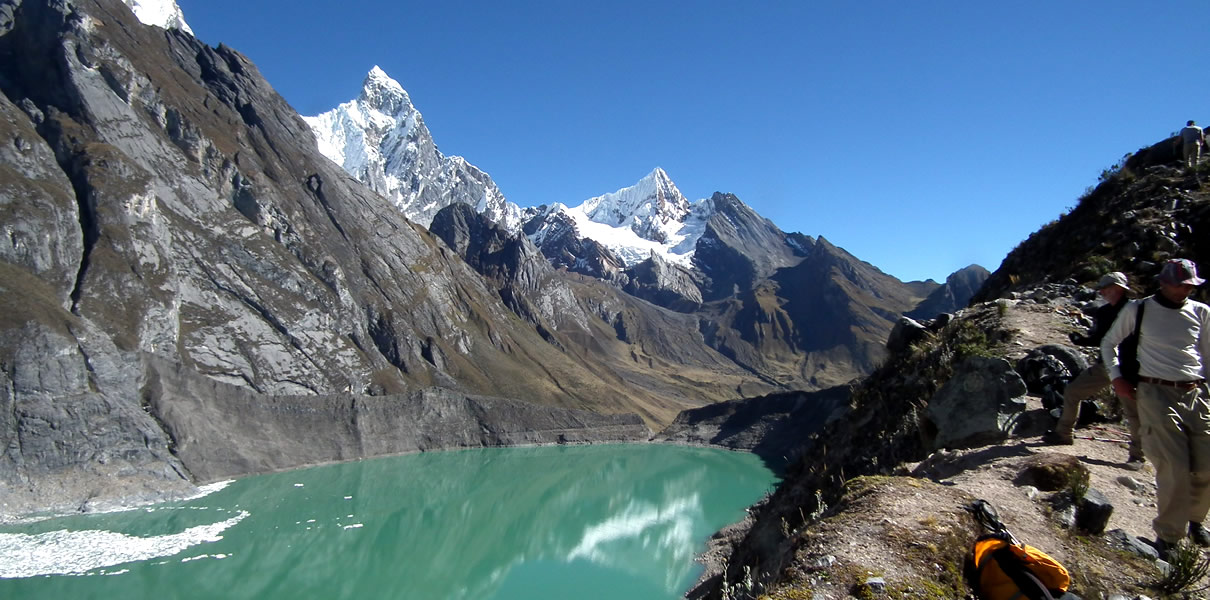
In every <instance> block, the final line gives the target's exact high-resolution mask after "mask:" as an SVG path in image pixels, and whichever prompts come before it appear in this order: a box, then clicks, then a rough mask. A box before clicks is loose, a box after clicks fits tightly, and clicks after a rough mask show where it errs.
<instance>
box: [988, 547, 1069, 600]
mask: <svg viewBox="0 0 1210 600" xmlns="http://www.w3.org/2000/svg"><path fill="white" fill-rule="evenodd" d="M972 560H973V566H974V573H973V574H972V581H971V582H970V583H971V587H973V588H974V590H975V595H976V596H978V597H979V598H980V600H1011V599H1014V598H1028V599H1029V600H1058V599H1059V598H1062V597H1063V596H1064V594H1065V593H1066V592H1067V587H1068V586H1069V585H1071V576H1070V575H1069V574H1068V572H1067V569H1066V568H1065V567H1063V565H1061V564H1059V561H1057V560H1055V559H1053V558H1051V557H1050V555H1048V554H1046V553H1045V552H1043V551H1041V550H1038V549H1037V548H1034V547H1033V546H1030V545H1028V544H1019V543H1013V541H1012V540H1011V539H1010V538H1009V537H1008V536H1005V535H1003V534H1000V533H990V534H987V535H984V536H980V537H979V539H977V540H975V545H974V548H973V551H972ZM1067 597H1068V598H1070V597H1071V596H1067Z"/></svg>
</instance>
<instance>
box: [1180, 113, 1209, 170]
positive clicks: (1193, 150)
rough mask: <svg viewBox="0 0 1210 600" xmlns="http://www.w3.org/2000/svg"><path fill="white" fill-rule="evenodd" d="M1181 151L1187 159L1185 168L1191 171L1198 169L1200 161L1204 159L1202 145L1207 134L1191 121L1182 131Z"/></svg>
mask: <svg viewBox="0 0 1210 600" xmlns="http://www.w3.org/2000/svg"><path fill="white" fill-rule="evenodd" d="M1180 135H1181V151H1182V156H1183V157H1184V159H1185V166H1186V167H1189V168H1190V169H1192V168H1195V167H1197V163H1198V161H1200V160H1201V158H1202V144H1203V143H1204V142H1205V141H1206V134H1205V132H1203V131H1202V128H1201V127H1198V126H1197V125H1195V124H1194V123H1193V121H1189V122H1187V123H1185V128H1184V129H1182V130H1181V134H1180Z"/></svg>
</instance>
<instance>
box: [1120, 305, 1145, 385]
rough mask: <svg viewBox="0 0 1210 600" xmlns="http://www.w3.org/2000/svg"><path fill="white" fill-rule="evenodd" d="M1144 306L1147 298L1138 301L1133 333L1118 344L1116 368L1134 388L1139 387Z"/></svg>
mask: <svg viewBox="0 0 1210 600" xmlns="http://www.w3.org/2000/svg"><path fill="white" fill-rule="evenodd" d="M1149 297H1150V296H1149ZM1146 306H1147V298H1143V299H1142V300H1140V301H1139V311H1138V313H1137V314H1136V315H1135V318H1134V333H1132V334H1130V335H1128V336H1126V339H1124V340H1122V343H1121V344H1118V368H1119V369H1120V370H1121V371H1122V378H1123V379H1125V380H1126V381H1129V382H1130V385H1133V386H1135V387H1138V385H1139V335H1140V333H1139V330H1140V329H1141V328H1142V326H1143V308H1145V307H1146Z"/></svg>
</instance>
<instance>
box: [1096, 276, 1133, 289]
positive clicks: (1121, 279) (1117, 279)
mask: <svg viewBox="0 0 1210 600" xmlns="http://www.w3.org/2000/svg"><path fill="white" fill-rule="evenodd" d="M1111 285H1116V286H1118V287H1120V288H1122V289H1126V290H1128V289H1130V286H1128V285H1126V274H1125V273H1122V272H1120V271H1114V272H1112V273H1106V274H1105V275H1103V276H1102V277H1101V280H1100V281H1098V282H1097V289H1098V290H1103V289H1105V288H1107V287H1109V286H1111Z"/></svg>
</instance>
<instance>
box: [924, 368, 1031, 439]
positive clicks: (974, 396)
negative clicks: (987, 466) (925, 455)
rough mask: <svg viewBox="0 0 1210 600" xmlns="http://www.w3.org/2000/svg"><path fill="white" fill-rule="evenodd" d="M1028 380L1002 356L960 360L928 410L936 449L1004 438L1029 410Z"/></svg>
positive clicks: (930, 402) (926, 414)
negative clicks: (1026, 404) (1026, 397)
mask: <svg viewBox="0 0 1210 600" xmlns="http://www.w3.org/2000/svg"><path fill="white" fill-rule="evenodd" d="M1025 392H1026V388H1025V382H1024V381H1022V380H1021V376H1020V375H1018V374H1017V372H1016V371H1014V370H1013V368H1012V365H1011V364H1009V362H1008V361H1006V360H1004V359H1002V358H987V357H981V356H977V357H970V358H967V359H966V360H964V361H962V362H961V363H958V365H957V366H956V367H955V369H954V375H953V376H952V377H951V378H950V380H949V381H947V382H946V383H945V385H943V386H941V389H939V390H937V393H936V394H934V395H933V398H932V399H931V400H930V401H929V404H928V408H927V409H925V416H926V417H927V418H928V420H929V421H930V422H931V423H932V425H933V427H934V428H935V430H936V437H935V438H934V440H933V448H934V449H941V448H973V447H975V446H985V445H988V444H994V443H996V442H1000V441H1003V440H1005V439H1007V438H1008V434H1009V432H1010V431H1011V430H1012V426H1013V424H1014V422H1015V421H1016V419H1017V417H1019V416H1020V414H1021V413H1022V412H1023V411H1024V410H1025Z"/></svg>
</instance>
